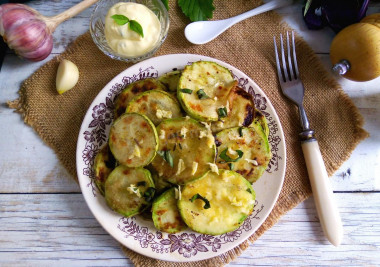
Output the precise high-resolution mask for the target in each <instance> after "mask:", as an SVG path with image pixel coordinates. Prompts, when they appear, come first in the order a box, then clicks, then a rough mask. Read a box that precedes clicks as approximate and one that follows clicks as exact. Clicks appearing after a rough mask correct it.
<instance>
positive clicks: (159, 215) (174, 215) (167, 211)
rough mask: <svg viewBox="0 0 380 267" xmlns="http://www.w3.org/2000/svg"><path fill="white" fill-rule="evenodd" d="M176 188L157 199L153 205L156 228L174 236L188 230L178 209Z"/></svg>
mask: <svg viewBox="0 0 380 267" xmlns="http://www.w3.org/2000/svg"><path fill="white" fill-rule="evenodd" d="M175 190H178V189H176V188H174V187H173V188H170V189H168V190H166V191H165V192H164V193H162V194H161V195H160V196H159V197H158V198H156V199H155V200H154V202H153V204H152V218H153V223H154V226H155V227H156V228H157V229H158V230H160V231H163V232H166V233H170V234H174V233H178V232H180V231H182V230H184V229H185V228H186V224H185V223H184V222H183V220H182V218H181V215H180V214H179V211H178V208H177V199H176V195H175Z"/></svg>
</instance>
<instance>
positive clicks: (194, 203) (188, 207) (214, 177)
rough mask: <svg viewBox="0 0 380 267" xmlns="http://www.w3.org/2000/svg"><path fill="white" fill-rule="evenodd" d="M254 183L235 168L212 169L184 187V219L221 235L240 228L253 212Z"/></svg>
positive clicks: (180, 204) (198, 229)
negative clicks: (231, 169)
mask: <svg viewBox="0 0 380 267" xmlns="http://www.w3.org/2000/svg"><path fill="white" fill-rule="evenodd" d="M254 203H255V192H254V191H253V188H252V185H251V184H250V183H249V182H248V181H247V180H246V179H245V178H244V177H243V176H241V175H240V174H238V173H236V172H234V171H228V170H219V174H216V173H214V172H208V173H207V174H205V176H203V177H202V178H200V179H198V180H195V181H193V182H190V183H188V184H186V185H185V186H184V187H183V189H182V194H181V200H178V208H179V211H180V214H181V217H182V219H183V220H184V222H185V223H186V224H187V226H189V227H190V228H191V229H193V230H194V231H196V232H199V233H202V234H208V235H220V234H224V233H227V232H231V231H233V230H235V229H236V228H238V227H239V226H240V225H241V224H242V223H243V221H244V220H245V218H247V216H248V215H249V214H251V213H252V211H253V208H254Z"/></svg>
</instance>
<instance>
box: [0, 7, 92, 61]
mask: <svg viewBox="0 0 380 267" xmlns="http://www.w3.org/2000/svg"><path fill="white" fill-rule="evenodd" d="M97 1H98V0H83V1H81V2H80V3H78V4H77V5H75V6H73V7H71V8H69V9H68V10H66V11H64V12H62V13H61V14H58V15H56V16H54V17H45V16H42V15H41V14H40V13H38V12H37V11H36V10H34V9H33V8H30V7H28V6H26V5H23V4H3V5H0V35H1V36H3V39H4V41H5V42H6V43H7V44H8V46H9V48H11V49H13V50H15V52H16V54H18V55H19V56H21V57H23V58H26V59H28V60H31V61H40V60H43V59H45V58H46V57H47V56H48V55H50V53H51V50H52V49H53V37H52V33H53V32H54V30H55V28H56V27H57V26H58V25H59V24H60V23H62V22H63V21H65V20H67V19H69V18H71V17H73V16H75V15H76V14H78V13H80V12H82V11H83V10H84V9H86V8H88V7H89V6H91V5H92V4H94V3H95V2H97Z"/></svg>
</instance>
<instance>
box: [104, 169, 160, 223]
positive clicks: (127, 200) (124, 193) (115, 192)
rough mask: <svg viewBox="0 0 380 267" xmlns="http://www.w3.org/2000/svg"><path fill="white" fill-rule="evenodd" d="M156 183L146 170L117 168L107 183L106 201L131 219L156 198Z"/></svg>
mask: <svg viewBox="0 0 380 267" xmlns="http://www.w3.org/2000/svg"><path fill="white" fill-rule="evenodd" d="M154 192H155V189H154V183H153V180H152V177H151V175H150V172H149V171H148V170H145V169H144V168H128V167H127V166H124V165H119V166H118V167H116V168H115V169H114V170H113V171H112V172H111V173H110V175H109V176H108V179H107V180H106V183H105V199H106V203H107V205H108V206H109V207H110V208H111V209H112V210H114V211H116V212H118V213H120V214H122V215H123V216H126V217H131V216H133V215H136V214H138V213H140V212H141V211H143V210H144V209H145V208H146V207H147V206H149V205H150V202H151V201H152V199H153V196H154Z"/></svg>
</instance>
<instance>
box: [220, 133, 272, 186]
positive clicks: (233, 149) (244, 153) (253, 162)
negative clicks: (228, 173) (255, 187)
mask: <svg viewBox="0 0 380 267" xmlns="http://www.w3.org/2000/svg"><path fill="white" fill-rule="evenodd" d="M216 140H217V141H216V142H217V143H218V144H220V146H219V147H218V156H217V158H216V164H217V165H218V167H219V168H220V169H228V170H234V171H236V172H238V173H240V174H241V175H243V176H244V177H245V178H246V179H247V180H248V181H250V182H251V183H253V182H256V181H257V179H259V178H260V177H261V175H262V174H263V173H264V171H265V170H266V168H267V167H268V164H269V161H270V159H271V157H272V154H271V151H270V147H269V143H268V139H267V137H266V135H265V133H264V132H263V130H262V128H259V127H258V128H257V129H255V128H247V127H235V128H230V129H226V130H223V131H221V132H219V133H218V134H217V135H216Z"/></svg>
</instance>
